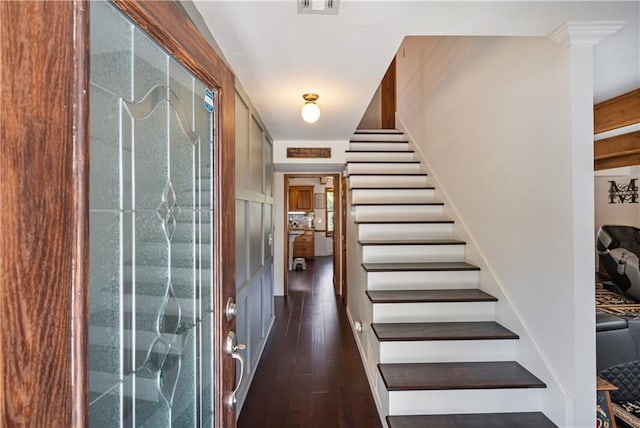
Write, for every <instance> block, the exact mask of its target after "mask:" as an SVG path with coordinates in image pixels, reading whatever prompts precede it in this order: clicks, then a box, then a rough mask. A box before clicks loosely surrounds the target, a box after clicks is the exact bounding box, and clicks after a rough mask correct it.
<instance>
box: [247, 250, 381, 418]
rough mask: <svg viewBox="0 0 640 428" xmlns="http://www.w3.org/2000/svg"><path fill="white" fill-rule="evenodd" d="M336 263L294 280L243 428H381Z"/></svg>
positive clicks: (315, 266) (317, 265)
mask: <svg viewBox="0 0 640 428" xmlns="http://www.w3.org/2000/svg"><path fill="white" fill-rule="evenodd" d="M332 278H333V271H332V260H331V257H317V258H316V259H315V260H309V261H308V262H307V270H306V271H300V272H291V273H290V274H289V296H288V298H284V297H276V298H275V299H276V302H275V315H276V320H275V324H274V326H273V330H272V331H271V335H270V337H269V340H268V342H267V344H266V346H265V350H264V354H263V355H262V359H261V361H260V364H259V365H258V368H257V372H256V374H255V377H254V380H253V384H252V385H251V388H250V390H249V393H248V395H247V399H246V401H245V404H244V407H243V409H242V412H241V413H240V418H239V420H238V427H240V428H243V427H244V428H254V427H264V428H271V427H274V428H275V427H292V428H293V427H318V428H320V427H322V428H328V427H331V428H332V427H336V428H337V427H349V428H357V427H363V428H364V427H367V428H375V427H379V426H381V425H380V420H379V417H378V413H377V410H376V407H375V404H374V402H373V397H372V395H371V391H370V390H369V385H368V383H367V378H366V375H365V372H364V369H363V367H362V362H361V360H360V356H359V354H358V350H357V348H356V344H355V341H354V338H353V334H352V332H351V329H350V327H349V321H348V319H347V316H346V313H345V310H344V307H343V305H342V302H341V300H340V299H339V298H336V297H335V295H334V293H333V284H332Z"/></svg>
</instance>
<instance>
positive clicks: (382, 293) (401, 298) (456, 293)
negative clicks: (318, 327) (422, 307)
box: [366, 288, 498, 303]
mask: <svg viewBox="0 0 640 428" xmlns="http://www.w3.org/2000/svg"><path fill="white" fill-rule="evenodd" d="M366 293H367V296H368V297H369V300H371V302H372V303H422V302H434V303H436V302H497V301H498V299H497V298H496V297H494V296H492V295H491V294H487V293H485V292H484V291H482V290H479V289H477V288H462V289H455V290H447V289H440V290H367V291H366Z"/></svg>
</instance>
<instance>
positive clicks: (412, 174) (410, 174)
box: [349, 172, 429, 177]
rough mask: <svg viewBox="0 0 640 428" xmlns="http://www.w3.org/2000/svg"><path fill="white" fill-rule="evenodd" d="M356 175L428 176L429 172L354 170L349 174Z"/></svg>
mask: <svg viewBox="0 0 640 428" xmlns="http://www.w3.org/2000/svg"><path fill="white" fill-rule="evenodd" d="M356 175H366V176H377V175H383V176H385V177H386V176H401V177H402V176H405V175H406V176H421V175H424V176H427V175H429V174H427V173H426V172H354V173H351V174H349V176H356Z"/></svg>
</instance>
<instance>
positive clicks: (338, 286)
mask: <svg viewBox="0 0 640 428" xmlns="http://www.w3.org/2000/svg"><path fill="white" fill-rule="evenodd" d="M326 176H330V177H333V182H334V192H335V193H334V195H333V200H334V213H335V214H334V228H335V229H334V230H335V231H336V233H335V234H334V236H333V257H332V259H333V284H334V289H335V293H336V295H341V294H342V293H343V291H342V290H343V285H342V284H343V281H344V280H345V278H344V276H342V275H341V274H340V272H341V271H342V266H341V264H342V263H341V262H342V258H341V257H339V256H338V255H339V248H340V243H339V242H336V240H337V236H339V231H340V230H341V228H342V227H343V226H342V225H343V224H344V223H343V222H342V217H341V215H342V214H341V213H342V209H343V208H342V207H343V205H342V204H341V189H340V186H338V185H337V184H336V183H340V180H341V178H340V174H320V173H307V174H285V175H284V177H283V178H284V193H283V195H285V198H284V201H283V202H282V204H283V210H282V211H283V214H284V215H283V222H284V224H283V226H284V229H283V230H284V237H283V238H284V241H283V242H284V259H283V277H282V282H283V285H282V286H283V294H284V295H285V296H286V295H287V293H288V275H289V268H288V267H289V266H288V265H289V263H288V260H289V215H288V212H289V211H291V210H292V208H291V207H290V206H289V200H290V198H289V196H288V195H289V191H290V188H291V187H294V186H295V185H294V186H289V180H290V179H292V178H320V177H326ZM310 187H312V186H310Z"/></svg>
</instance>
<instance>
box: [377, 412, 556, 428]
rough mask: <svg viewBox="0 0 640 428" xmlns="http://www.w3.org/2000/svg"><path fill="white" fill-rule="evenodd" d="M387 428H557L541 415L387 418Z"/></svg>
mask: <svg viewBox="0 0 640 428" xmlns="http://www.w3.org/2000/svg"><path fill="white" fill-rule="evenodd" d="M387 423H388V424H389V428H557V426H556V424H554V423H553V422H551V420H549V418H547V417H546V416H545V415H544V414H543V413H540V412H523V413H475V414H458V415H410V416H387Z"/></svg>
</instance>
